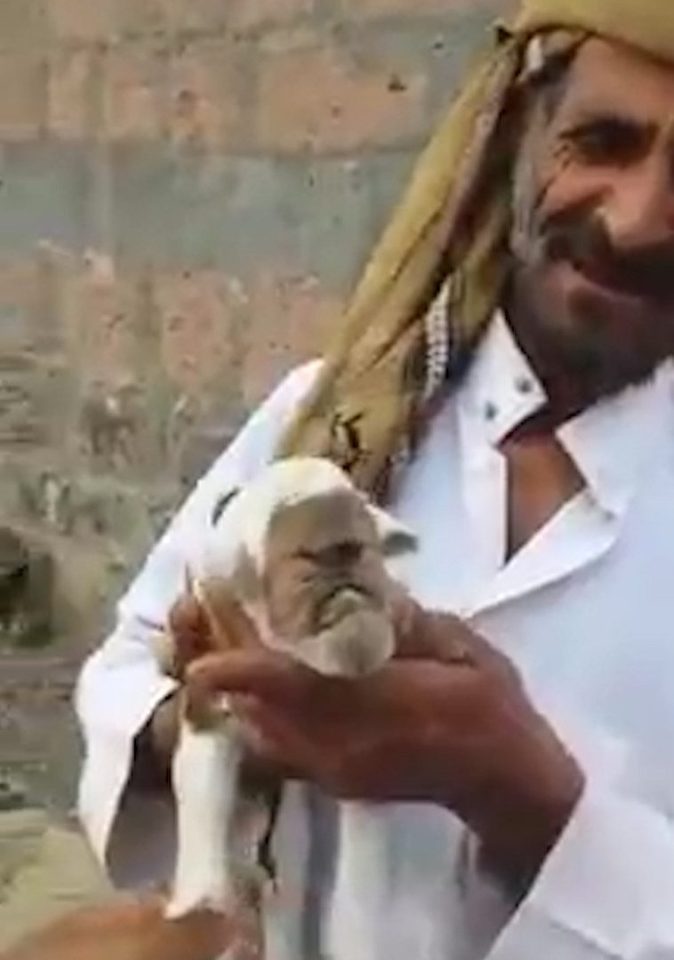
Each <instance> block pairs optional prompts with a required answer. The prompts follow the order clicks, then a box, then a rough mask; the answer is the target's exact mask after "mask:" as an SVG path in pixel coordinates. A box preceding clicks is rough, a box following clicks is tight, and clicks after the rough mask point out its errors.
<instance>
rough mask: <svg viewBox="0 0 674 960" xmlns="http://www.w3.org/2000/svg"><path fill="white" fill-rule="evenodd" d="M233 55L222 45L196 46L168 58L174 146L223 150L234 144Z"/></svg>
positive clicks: (237, 113)
mask: <svg viewBox="0 0 674 960" xmlns="http://www.w3.org/2000/svg"><path fill="white" fill-rule="evenodd" d="M234 73H235V71H234V68H233V63H232V54H231V52H230V56H228V55H227V51H226V49H223V44H222V43H219V44H213V43H207V42H195V43H191V44H188V45H187V46H184V47H183V48H182V49H181V50H180V52H179V53H177V54H176V55H175V56H174V57H172V58H171V63H170V68H169V91H170V108H169V109H170V119H169V125H170V131H171V135H172V137H173V139H174V141H175V142H177V143H186V142H189V143H200V144H204V145H207V146H210V147H214V148H217V147H222V146H224V145H226V144H227V142H228V141H229V142H232V141H233V140H234V135H235V132H236V127H237V123H238V121H239V119H240V108H239V104H238V103H237V99H236V93H235V76H234Z"/></svg>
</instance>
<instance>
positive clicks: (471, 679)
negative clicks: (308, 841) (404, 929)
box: [186, 601, 583, 887]
mask: <svg viewBox="0 0 674 960" xmlns="http://www.w3.org/2000/svg"><path fill="white" fill-rule="evenodd" d="M235 629H243V630H246V629H250V627H249V626H246V625H245V624H243V623H242V622H241V621H239V622H238V624H237V625H236V627H235ZM398 638H399V655H398V657H397V658H396V660H394V661H392V662H391V663H389V664H388V665H387V666H386V667H384V668H383V669H382V670H380V671H378V672H377V673H376V674H374V675H372V676H370V677H367V678H363V679H358V680H353V679H351V680H342V679H334V678H325V677H321V676H318V675H316V674H315V673H313V672H312V671H310V670H309V669H307V668H306V667H303V666H302V665H298V664H295V663H293V662H291V661H290V660H289V659H288V658H287V657H284V656H280V655H277V654H274V653H272V652H269V651H267V650H263V649H261V648H260V647H259V645H258V644H256V642H255V638H248V639H247V638H246V637H240V638H239V642H238V643H237V644H236V646H239V647H241V649H240V650H236V651H235V652H232V653H226V654H220V653H211V654H207V655H206V656H203V657H201V658H198V659H196V660H195V661H194V662H193V663H192V664H191V665H190V666H189V667H188V668H187V672H186V682H187V689H188V696H189V697H191V698H193V699H194V700H195V701H196V702H197V703H198V702H199V701H203V700H204V699H208V698H210V697H211V696H213V695H215V694H216V693H219V692H223V691H225V692H227V693H229V694H230V695H231V697H232V703H233V707H234V710H235V712H236V714H237V716H238V718H239V720H240V722H241V725H242V729H243V731H244V734H245V735H246V736H247V738H248V740H249V743H250V745H251V747H252V748H253V749H254V750H255V751H256V752H257V754H258V756H260V757H261V758H262V759H263V760H264V761H265V762H267V763H270V764H272V765H274V766H276V767H278V768H281V769H284V770H286V771H293V776H294V777H296V778H298V779H305V780H308V781H312V782H314V783H316V784H317V785H318V786H320V787H321V788H322V789H323V790H325V791H326V792H327V793H329V794H331V795H333V796H335V797H338V798H342V799H358V800H369V801H373V802H393V801H401V802H404V801H413V802H431V803H437V804H440V805H442V806H445V807H447V808H448V809H450V810H452V811H453V812H454V813H455V814H457V815H458V816H459V817H460V818H461V819H462V820H463V821H464V823H466V824H467V826H468V827H470V828H471V829H472V830H473V831H474V833H475V834H476V835H477V836H478V838H479V839H480V841H481V848H482V853H483V856H484V858H485V861H486V862H487V863H488V864H489V865H491V867H492V868H493V869H494V870H495V871H497V872H498V873H500V875H501V876H502V877H503V878H505V879H508V880H510V881H511V882H513V883H514V884H517V886H518V887H521V886H522V885H526V884H528V883H529V882H530V881H531V879H532V878H533V876H535V874H536V872H537V871H538V870H539V868H540V866H541V865H542V863H543V861H544V860H545V858H546V856H547V854H548V852H549V851H550V850H551V848H552V847H553V846H554V844H555V843H556V841H557V839H558V837H559V836H560V834H561V832H562V830H563V828H564V826H565V824H566V823H567V821H568V819H569V817H570V815H571V813H572V811H573V809H574V807H575V805H576V803H577V801H578V799H579V797H580V795H581V793H582V789H583V776H582V773H581V772H580V770H579V768H578V766H577V764H576V763H575V762H574V760H573V759H572V758H571V757H570V756H569V755H568V753H567V752H566V750H565V749H564V747H563V745H562V744H561V743H560V741H559V740H558V739H557V737H556V736H555V734H554V732H553V731H552V730H551V728H550V727H549V726H548V724H547V723H546V722H545V720H544V719H543V718H542V717H541V716H540V715H538V714H537V713H536V711H535V710H534V708H533V706H532V705H531V703H530V702H529V700H528V698H527V696H526V693H525V691H524V689H523V686H522V684H521V682H520V680H519V677H518V675H517V673H516V671H515V670H514V668H513V666H512V665H511V664H510V662H509V661H508V660H507V659H506V658H505V657H503V656H502V655H501V654H500V653H498V652H497V651H495V650H494V649H493V648H491V647H490V646H489V644H487V643H486V642H485V641H484V640H482V639H481V638H480V637H478V636H476V635H475V634H474V633H473V632H472V631H471V630H470V629H469V628H468V627H467V626H466V625H465V624H463V623H462V622H461V621H459V620H457V619H456V618H454V617H451V616H448V615H440V614H432V613H427V612H425V611H423V610H421V608H419V607H418V606H416V605H415V604H413V603H412V602H411V601H408V602H406V603H404V604H402V605H401V611H400V616H399V622H398ZM256 647H257V648H256Z"/></svg>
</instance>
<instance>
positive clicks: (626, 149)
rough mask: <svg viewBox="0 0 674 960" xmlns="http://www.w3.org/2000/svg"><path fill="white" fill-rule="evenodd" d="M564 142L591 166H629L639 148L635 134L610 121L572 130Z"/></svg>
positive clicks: (630, 127) (621, 124)
mask: <svg viewBox="0 0 674 960" xmlns="http://www.w3.org/2000/svg"><path fill="white" fill-rule="evenodd" d="M565 139H566V141H567V142H568V143H570V144H571V145H572V147H573V148H574V150H575V152H576V154H577V155H578V156H579V157H580V158H581V159H582V160H583V161H584V162H585V163H592V164H624V163H629V162H630V161H632V160H634V159H635V158H636V157H637V156H638V154H639V151H640V149H641V146H642V138H641V136H640V134H639V131H638V130H635V129H634V127H632V126H631V125H630V124H627V123H619V122H617V121H613V120H605V121H597V122H595V123H588V124H584V125H583V126H580V127H576V128H575V129H573V130H570V131H569V132H568V133H567V134H566V135H565Z"/></svg>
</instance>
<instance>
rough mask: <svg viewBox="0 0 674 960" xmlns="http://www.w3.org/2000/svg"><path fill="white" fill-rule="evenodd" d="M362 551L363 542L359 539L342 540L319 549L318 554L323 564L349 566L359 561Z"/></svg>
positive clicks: (327, 565)
mask: <svg viewBox="0 0 674 960" xmlns="http://www.w3.org/2000/svg"><path fill="white" fill-rule="evenodd" d="M362 553H363V544H362V543H360V542H359V541H358V540H340V541H339V543H331V544H330V546H329V547H323V548H322V549H321V550H318V551H317V554H316V556H317V559H318V562H319V563H320V564H321V566H326V567H348V566H351V565H352V564H354V563H357V562H358V561H359V560H360V558H361V556H362Z"/></svg>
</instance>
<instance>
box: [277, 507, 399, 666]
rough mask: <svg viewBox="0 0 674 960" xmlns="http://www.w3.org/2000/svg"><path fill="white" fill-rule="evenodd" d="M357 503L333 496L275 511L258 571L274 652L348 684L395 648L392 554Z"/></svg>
mask: <svg viewBox="0 0 674 960" xmlns="http://www.w3.org/2000/svg"><path fill="white" fill-rule="evenodd" d="M392 544H393V541H392V540H391V541H390V543H389V544H387V541H386V538H385V537H383V534H382V531H381V530H380V529H379V528H378V525H377V523H376V520H375V518H374V516H373V514H372V512H371V510H370V509H369V508H368V506H367V504H366V503H365V501H364V500H362V498H360V497H358V496H354V494H353V493H352V492H350V491H345V490H339V491H335V492H334V493H326V494H323V495H321V496H315V497H311V498H308V499H306V500H304V501H302V502H300V503H297V504H294V505H292V506H285V507H283V508H281V509H279V510H277V511H276V512H275V513H274V514H273V515H272V518H271V521H270V523H269V527H268V530H267V541H266V545H265V550H264V555H265V566H264V569H263V571H261V589H262V602H263V606H264V608H265V614H266V618H267V622H268V626H269V630H270V636H271V637H273V638H274V639H273V641H272V642H274V645H279V646H282V647H283V648H285V649H288V650H289V652H292V653H293V654H294V655H295V656H298V657H299V658H300V659H302V660H305V661H306V662H307V663H308V664H309V665H310V666H314V667H315V668H316V669H319V670H321V672H323V673H330V674H338V675H346V676H353V675H359V674H364V673H368V672H370V671H372V670H374V669H376V668H377V667H379V666H381V665H382V664H383V663H384V662H385V661H386V660H387V659H388V658H389V657H390V656H391V655H392V654H393V648H394V638H393V630H392V627H391V622H390V614H391V609H390V606H391V599H392V583H391V580H390V578H389V577H388V575H387V573H386V570H385V567H384V557H385V554H386V552H387V549H389V547H390V546H392Z"/></svg>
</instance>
